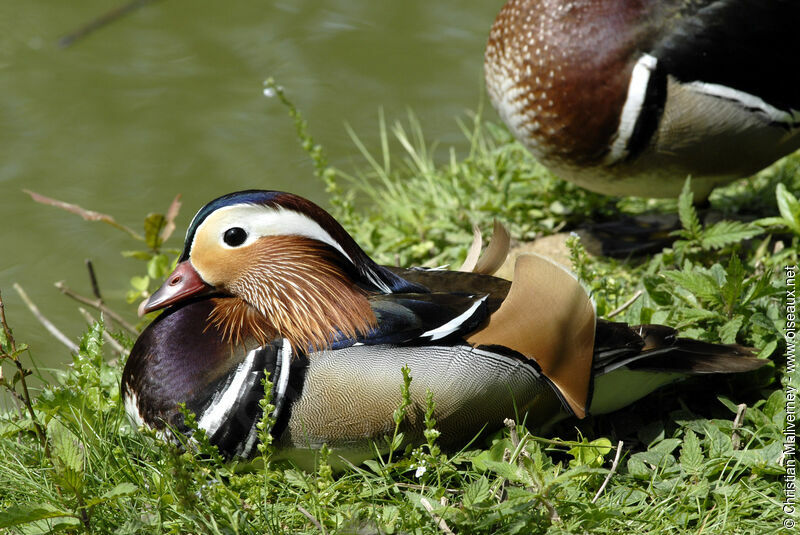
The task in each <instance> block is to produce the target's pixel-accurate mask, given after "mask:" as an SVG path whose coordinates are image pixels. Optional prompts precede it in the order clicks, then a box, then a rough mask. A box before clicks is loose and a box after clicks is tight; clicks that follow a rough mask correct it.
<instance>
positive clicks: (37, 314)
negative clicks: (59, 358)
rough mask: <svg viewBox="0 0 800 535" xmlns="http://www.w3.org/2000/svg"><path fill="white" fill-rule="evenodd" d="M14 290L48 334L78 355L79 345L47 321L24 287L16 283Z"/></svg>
mask: <svg viewBox="0 0 800 535" xmlns="http://www.w3.org/2000/svg"><path fill="white" fill-rule="evenodd" d="M14 289H15V290H16V291H17V293H18V294H19V296H20V298H21V299H22V301H23V302H24V303H25V305H26V306H27V307H28V310H30V311H31V313H32V314H33V315H34V316H35V317H36V319H37V320H39V323H41V324H42V327H44V328H45V329H47V332H49V333H50V334H52V335H53V336H54V337H55V339H56V340H58V341H59V342H61V343H62V344H64V345H65V346H67V348H69V350H70V351H72V352H73V353H77V352H78V351H79V350H80V348H79V347H78V344H76V343H75V342H73V341H72V340H70V339H69V337H68V336H67V335H65V334H64V333H63V332H61V330H60V329H59V328H58V327H56V326H55V325H54V324H53V322H52V321H50V320H49V319H47V318H46V317H45V316H44V314H42V313H41V311H40V310H39V307H37V306H36V303H34V302H33V301H32V300H31V298H30V297H28V294H27V293H25V290H23V289H22V286H20V285H19V284H17V283H16V282H15V283H14Z"/></svg>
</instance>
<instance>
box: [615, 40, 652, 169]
mask: <svg viewBox="0 0 800 535" xmlns="http://www.w3.org/2000/svg"><path fill="white" fill-rule="evenodd" d="M657 63H658V60H657V59H656V58H655V57H654V56H651V55H650V54H644V55H643V56H642V57H641V58H639V61H637V62H636V65H634V67H633V71H632V72H631V81H630V83H629V84H628V97H627V98H626V99H625V105H624V106H622V114H621V115H620V118H619V128H617V133H616V134H615V135H614V141H612V143H611V150H610V151H609V153H608V154H607V155H606V157H605V161H604V163H605V164H606V165H611V164H613V163H616V162H618V161H620V160H622V159H623V158H625V156H626V155H627V153H628V149H627V147H628V141H630V139H631V136H632V135H633V129H634V127H635V126H636V121H637V120H638V119H639V114H640V113H641V112H642V105H643V104H644V99H645V97H646V96H647V84H648V83H649V82H650V73H651V72H653V70H655V68H656V64H657Z"/></svg>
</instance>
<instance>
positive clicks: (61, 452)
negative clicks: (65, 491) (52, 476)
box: [48, 419, 84, 494]
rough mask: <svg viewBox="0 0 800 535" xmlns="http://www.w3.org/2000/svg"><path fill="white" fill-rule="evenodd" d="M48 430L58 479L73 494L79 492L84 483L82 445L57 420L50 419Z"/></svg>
mask: <svg viewBox="0 0 800 535" xmlns="http://www.w3.org/2000/svg"><path fill="white" fill-rule="evenodd" d="M48 431H49V435H50V441H51V445H52V447H51V451H52V454H53V466H54V468H55V471H56V474H57V475H58V479H59V480H61V482H62V483H63V484H64V486H66V487H67V488H69V489H70V490H71V491H72V492H73V493H74V494H80V493H81V491H82V490H83V484H84V478H83V475H84V474H83V472H84V469H83V462H84V454H83V445H82V444H81V443H80V441H79V440H78V439H77V438H76V437H75V435H73V434H72V433H71V432H70V431H69V430H68V429H67V428H66V427H64V426H63V425H62V424H61V423H59V422H58V420H55V419H53V420H51V424H50V426H49V429H48Z"/></svg>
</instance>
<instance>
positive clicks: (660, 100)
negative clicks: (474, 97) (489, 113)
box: [484, 0, 800, 202]
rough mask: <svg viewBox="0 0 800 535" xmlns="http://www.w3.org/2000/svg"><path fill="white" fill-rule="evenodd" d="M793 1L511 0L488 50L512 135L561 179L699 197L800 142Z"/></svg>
mask: <svg viewBox="0 0 800 535" xmlns="http://www.w3.org/2000/svg"><path fill="white" fill-rule="evenodd" d="M798 21H800V2H798V1H797V0H664V1H656V0H510V1H509V2H508V3H506V4H505V6H504V7H503V8H502V10H501V11H500V13H499V15H498V16H497V19H496V20H495V23H494V26H493V27H492V29H491V32H490V35H489V40H488V44H487V47H486V54H485V58H484V59H485V63H484V67H485V78H486V85H487V89H488V93H489V97H490V99H491V101H492V103H493V104H494V106H495V108H496V109H497V111H498V112H499V114H500V117H501V118H502V119H503V121H504V122H505V123H506V124H507V125H508V127H509V128H510V130H511V132H512V133H513V134H514V136H516V138H517V139H519V140H520V141H521V142H522V143H523V144H524V145H525V146H526V147H527V148H528V149H529V150H530V151H531V152H532V153H533V155H534V156H535V157H536V159H538V160H539V161H540V162H541V163H542V164H543V165H544V166H545V167H548V168H549V169H550V170H551V171H553V172H554V173H555V174H556V175H558V176H560V177H561V178H563V179H565V180H569V181H571V182H574V183H575V184H577V185H579V186H581V187H584V188H586V189H589V190H593V191H596V192H600V193H604V194H608V195H635V196H642V197H677V196H678V194H679V193H680V191H681V187H682V186H683V183H684V181H685V180H686V177H687V176H688V175H691V177H692V188H693V190H694V195H695V197H694V198H695V201H701V202H702V201H703V200H705V199H706V198H707V197H708V195H709V193H710V192H711V190H712V189H713V188H714V187H715V186H717V185H720V184H724V183H726V182H729V181H731V180H734V179H736V178H741V177H745V176H749V175H751V174H753V173H755V172H756V171H758V170H760V169H762V168H763V167H766V166H767V165H769V164H770V163H772V162H773V161H775V160H777V159H778V158H780V157H782V156H784V155H786V154H789V153H790V152H793V151H795V150H796V149H798V148H800V91H798V87H800V39H797V37H796V35H795V34H796V32H797V24H798Z"/></svg>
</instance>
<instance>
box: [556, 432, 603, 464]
mask: <svg viewBox="0 0 800 535" xmlns="http://www.w3.org/2000/svg"><path fill="white" fill-rule="evenodd" d="M611 447H612V446H611V441H610V440H609V439H607V438H605V437H603V438H598V439H597V440H593V441H592V442H589V441H588V440H587V439H586V438H583V440H582V441H581V443H580V444H576V445H575V446H573V447H572V448H571V449H570V450H569V451H568V452H567V453H569V454H570V455H572V456H573V457H574V458H573V459H572V460H571V461H570V462H569V465H570V466H590V467H599V466H603V461H604V460H605V456H606V455H608V452H610V451H611Z"/></svg>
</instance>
